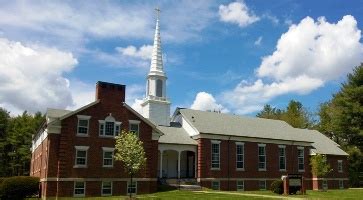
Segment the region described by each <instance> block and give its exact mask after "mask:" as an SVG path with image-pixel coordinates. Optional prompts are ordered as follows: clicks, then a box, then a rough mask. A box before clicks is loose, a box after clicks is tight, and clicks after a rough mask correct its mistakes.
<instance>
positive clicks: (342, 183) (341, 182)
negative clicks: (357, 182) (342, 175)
mask: <svg viewBox="0 0 363 200" xmlns="http://www.w3.org/2000/svg"><path fill="white" fill-rule="evenodd" d="M339 189H344V180H341V179H340V180H339Z"/></svg>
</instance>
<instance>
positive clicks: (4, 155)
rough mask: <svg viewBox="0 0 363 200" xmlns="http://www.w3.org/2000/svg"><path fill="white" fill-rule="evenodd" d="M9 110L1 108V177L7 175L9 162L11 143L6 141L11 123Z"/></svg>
mask: <svg viewBox="0 0 363 200" xmlns="http://www.w3.org/2000/svg"><path fill="white" fill-rule="evenodd" d="M9 120H10V115H9V112H8V111H6V110H5V109H3V108H0V177H3V176H7V174H8V172H7V163H8V162H9V156H8V151H9V145H8V143H7V141H6V137H7V134H6V130H7V127H8V124H9Z"/></svg>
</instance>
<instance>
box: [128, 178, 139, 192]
mask: <svg viewBox="0 0 363 200" xmlns="http://www.w3.org/2000/svg"><path fill="white" fill-rule="evenodd" d="M136 193H137V182H136V181H133V182H132V183H131V182H128V183H127V194H136Z"/></svg>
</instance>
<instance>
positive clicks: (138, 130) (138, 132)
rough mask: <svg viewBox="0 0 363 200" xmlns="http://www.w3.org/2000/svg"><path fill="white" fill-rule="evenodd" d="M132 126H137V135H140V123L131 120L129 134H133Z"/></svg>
mask: <svg viewBox="0 0 363 200" xmlns="http://www.w3.org/2000/svg"><path fill="white" fill-rule="evenodd" d="M131 125H137V133H136V135H137V136H139V135H140V121H139V120H129V132H131Z"/></svg>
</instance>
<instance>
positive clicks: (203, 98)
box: [190, 92, 229, 113]
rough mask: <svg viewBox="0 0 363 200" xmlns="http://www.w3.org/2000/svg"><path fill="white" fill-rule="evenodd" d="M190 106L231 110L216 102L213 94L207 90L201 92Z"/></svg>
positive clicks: (199, 108) (201, 108)
mask: <svg viewBox="0 0 363 200" xmlns="http://www.w3.org/2000/svg"><path fill="white" fill-rule="evenodd" d="M190 108H191V109H195V110H204V111H206V110H210V111H221V112H223V113H226V112H229V110H228V109H227V108H225V107H224V106H222V105H221V104H218V103H217V102H216V100H215V98H214V97H213V95H211V94H209V93H207V92H199V93H198V94H197V96H196V97H195V100H194V102H193V104H192V105H191V107H190Z"/></svg>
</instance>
